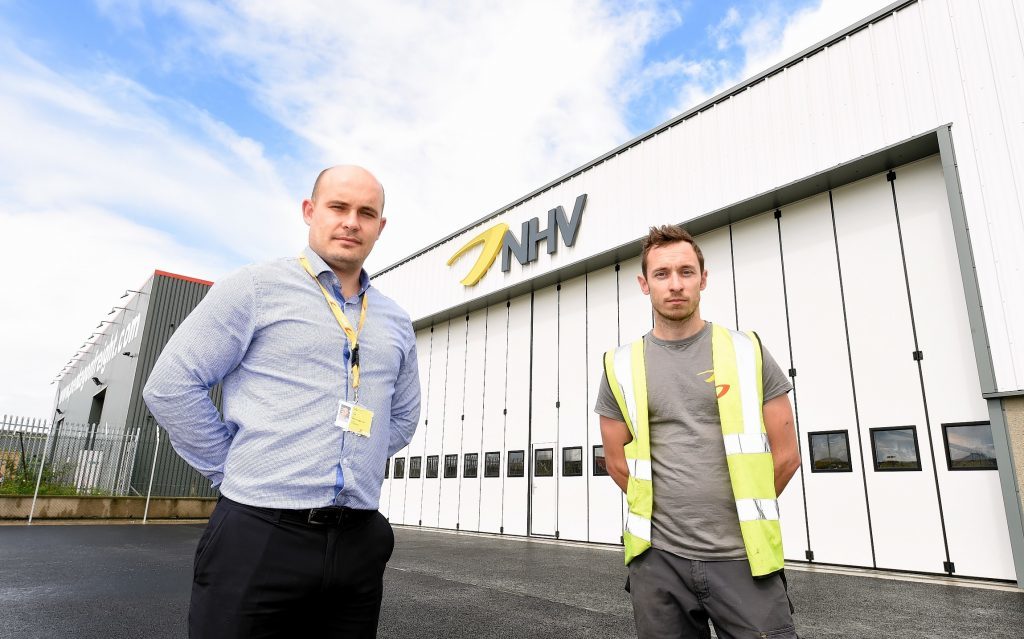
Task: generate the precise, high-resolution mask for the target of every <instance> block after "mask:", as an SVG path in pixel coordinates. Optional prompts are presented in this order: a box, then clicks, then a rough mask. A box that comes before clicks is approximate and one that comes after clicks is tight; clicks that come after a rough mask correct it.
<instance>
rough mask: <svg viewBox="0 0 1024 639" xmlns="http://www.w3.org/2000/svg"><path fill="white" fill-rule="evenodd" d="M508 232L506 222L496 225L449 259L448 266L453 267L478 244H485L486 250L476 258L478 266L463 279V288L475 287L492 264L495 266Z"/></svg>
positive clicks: (474, 266) (475, 265)
mask: <svg viewBox="0 0 1024 639" xmlns="http://www.w3.org/2000/svg"><path fill="white" fill-rule="evenodd" d="M507 231H508V224H505V223H504V222H502V223H500V224H495V225H494V226H492V227H491V228H489V229H487V230H486V231H484V232H482V233H480V235H477V236H476V237H474V238H473V239H471V240H470V241H469V242H467V243H466V245H465V246H463V247H462V248H460V249H459V250H458V251H456V252H455V255H452V256H451V257H450V258H449V259H448V266H451V265H452V264H454V263H455V261H456V260H458V259H459V258H460V257H462V255H463V253H465V252H466V251H468V250H469V249H471V248H473V247H474V246H476V245H477V244H483V245H484V248H483V250H482V251H480V257H478V258H476V264H474V265H473V268H471V269H470V270H469V274H468V275H466V277H464V278H462V285H463V286H474V285H475V284H476V283H477V282H479V281H480V279H481V278H483V276H484V275H485V274H486V273H487V270H488V269H489V268H491V264H494V260H495V258H497V257H498V253H500V252H501V243H502V240H504V239H505V233H506V232H507Z"/></svg>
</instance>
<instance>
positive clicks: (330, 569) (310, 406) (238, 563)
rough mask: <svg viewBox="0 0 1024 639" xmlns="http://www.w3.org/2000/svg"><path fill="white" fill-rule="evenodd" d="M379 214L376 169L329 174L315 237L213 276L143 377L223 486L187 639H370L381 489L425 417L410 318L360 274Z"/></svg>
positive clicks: (320, 195)
mask: <svg viewBox="0 0 1024 639" xmlns="http://www.w3.org/2000/svg"><path fill="white" fill-rule="evenodd" d="M383 211H384V189H383V187H382V186H381V185H380V183H379V182H378V181H377V179H376V178H375V177H374V176H373V175H372V174H370V173H369V172H368V171H366V170H365V169H362V168H360V167H355V166H336V167H332V168H330V169H327V170H325V171H323V172H322V173H321V174H320V175H319V176H318V177H317V180H316V183H315V184H314V186H313V193H312V195H311V196H310V198H309V199H307V200H304V201H303V203H302V216H303V219H304V220H305V222H306V224H307V225H308V226H309V246H308V247H307V248H306V249H305V250H303V251H302V254H301V255H300V256H298V257H297V258H291V259H283V260H278V261H274V262H268V263H264V264H257V265H251V266H247V267H244V268H242V269H241V270H239V271H237V272H235V273H233V274H231V275H229V276H228V277H226V278H224V279H223V280H222V281H220V282H218V283H217V284H216V285H214V286H213V288H212V289H211V290H210V292H209V294H207V296H206V298H205V299H204V300H203V301H202V303H200V304H199V306H197V307H196V308H195V310H193V311H192V313H191V314H189V316H188V318H187V319H186V320H185V321H184V322H182V324H181V326H179V327H178V329H177V330H176V331H175V333H174V335H173V336H172V337H171V340H170V341H169V342H168V343H167V346H166V348H165V349H164V351H163V352H162V353H161V355H160V358H159V360H158V361H157V363H156V366H155V367H154V369H153V372H152V374H151V375H150V378H149V381H148V383H147V384H146V388H145V391H144V397H145V399H146V403H147V404H148V405H149V408H150V410H151V411H152V413H153V415H154V416H155V417H156V420H157V422H158V423H159V424H160V425H161V426H162V427H163V428H165V429H166V430H167V433H168V435H169V437H170V440H171V443H172V445H173V446H174V449H175V450H176V451H178V454H180V455H181V456H182V458H184V459H185V461H187V462H188V463H189V464H191V465H192V466H193V467H195V468H196V469H197V470H198V471H199V472H201V473H203V474H204V475H205V476H206V477H208V478H209V479H210V480H211V481H212V483H213V484H214V485H215V486H218V487H219V488H220V491H221V498H220V500H219V501H218V503H217V507H216V508H215V509H214V512H213V514H212V516H211V517H210V522H209V524H208V526H207V528H206V531H205V533H204V534H203V536H202V538H201V539H200V540H199V546H198V548H197V550H196V558H195V573H194V580H193V585H192V601H191V606H190V609H189V634H190V636H191V637H194V638H196V637H218V638H226V637H285V636H287V637H292V636H313V637H374V636H376V631H377V621H378V617H379V614H380V603H381V596H382V593H383V574H384V567H385V565H386V563H387V561H388V559H390V557H391V552H392V550H393V548H394V534H393V532H392V530H391V526H390V524H388V522H387V520H386V519H385V518H384V517H383V515H381V514H380V512H379V511H378V510H377V508H378V500H379V498H380V487H381V483H382V481H383V477H384V469H385V464H386V461H387V459H388V458H389V457H391V455H393V454H395V453H396V452H398V450H400V449H401V448H403V447H404V446H405V445H406V444H408V443H409V440H410V439H411V438H412V436H413V433H414V432H415V430H416V424H417V421H418V420H419V410H420V387H419V377H418V369H417V364H416V342H415V336H414V334H413V329H412V323H411V322H410V320H409V316H408V315H407V314H406V313H405V312H404V311H403V310H402V309H401V308H399V307H398V305H397V304H395V303H394V302H393V301H392V300H390V299H388V298H387V297H385V296H384V295H383V294H381V293H380V292H379V291H378V290H377V289H376V288H374V287H373V286H372V285H371V284H370V278H369V276H368V275H367V274H366V271H364V270H363V262H364V260H365V259H366V257H367V255H369V253H370V251H371V250H372V249H373V246H374V243H375V242H376V241H377V238H378V237H379V236H380V233H381V231H382V230H383V229H384V225H385V223H386V220H385V218H384V216H383ZM218 383H220V384H222V385H223V415H221V414H219V413H218V412H217V409H216V407H215V406H214V405H213V402H212V401H211V400H210V396H209V391H210V388H212V387H213V386H214V385H216V384H218Z"/></svg>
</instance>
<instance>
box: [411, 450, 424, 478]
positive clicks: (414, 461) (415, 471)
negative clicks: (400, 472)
mask: <svg viewBox="0 0 1024 639" xmlns="http://www.w3.org/2000/svg"><path fill="white" fill-rule="evenodd" d="M422 464H423V458H422V457H420V456H418V455H417V456H416V457H410V458H409V479H419V478H420V466H421V465H422Z"/></svg>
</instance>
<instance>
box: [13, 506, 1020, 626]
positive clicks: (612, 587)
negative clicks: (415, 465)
mask: <svg viewBox="0 0 1024 639" xmlns="http://www.w3.org/2000/svg"><path fill="white" fill-rule="evenodd" d="M202 529H203V525H202V524H148V525H142V524H128V525H96V524H93V525H70V526H53V525H34V526H31V527H29V526H24V525H14V526H11V525H7V526H0V638H3V639H6V638H8V637H10V638H11V639H14V638H18V639H32V638H46V639H51V638H61V637H71V638H75V639H78V638H81V639H92V638H103V639H119V638H128V637H145V638H147V639H150V638H152V639H164V638H167V639H171V638H175V639H178V638H182V637H185V636H186V629H185V617H186V613H187V609H188V592H189V586H190V582H191V569H192V555H193V552H194V550H195V545H196V542H197V540H198V538H199V535H200V534H201V532H202ZM396 539H397V542H396V549H395V554H394V556H393V557H392V559H391V563H390V564H389V566H388V570H387V573H386V577H385V578H386V585H385V595H384V603H383V608H382V612H381V622H380V632H379V634H378V636H379V637H382V638H395V639H398V638H400V637H401V638H403V639H408V638H409V637H417V638H419V637H445V638H452V639H461V638H470V637H472V638H474V639H475V638H498V637H501V638H505V637H508V638H520V637H522V638H533V637H538V638H539V637H558V638H560V639H574V638H577V637H607V638H617V637H635V636H636V635H635V631H634V628H633V620H632V611H631V607H630V603H629V598H628V595H627V594H626V593H625V592H624V591H623V589H622V586H623V583H624V581H625V574H626V573H625V568H624V567H623V566H622V558H621V550H620V549H615V548H606V547H599V546H584V545H575V544H566V543H560V542H555V543H550V542H545V541H537V540H524V539H517V538H502V537H492V536H484V535H473V534H454V533H450V532H440V531H433V530H424V529H417V528H405V527H396ZM787 575H788V576H789V582H790V593H791V595H792V598H793V602H794V604H795V605H796V608H797V614H796V615H795V619H796V623H797V630H798V632H799V633H800V636H801V637H804V638H809V639H813V638H824V637H829V638H832V637H844V638H847V637H848V638H875V637H900V638H901V639H917V638H921V639H924V638H929V639H935V638H947V637H949V638H953V637H956V638H958V639H960V638H968V637H970V638H973V637H979V638H982V637H983V638H986V639H988V638H992V639H998V638H1004V637H1005V638H1009V637H1014V638H1016V637H1020V636H1021V633H1022V630H1021V629H1022V628H1024V592H1021V591H1019V590H1015V589H1010V588H1006V587H1001V586H998V585H992V586H986V585H984V584H981V585H980V586H970V587H967V586H965V585H963V584H962V583H959V585H958V584H948V583H944V582H941V581H938V580H927V579H926V580H921V579H914V578H911V579H910V580H898V579H891V578H878V577H872V576H864V575H857V574H836V573H832V572H808V571H805V570H800V569H798V567H797V568H796V569H791V570H787ZM887 577H891V575H887Z"/></svg>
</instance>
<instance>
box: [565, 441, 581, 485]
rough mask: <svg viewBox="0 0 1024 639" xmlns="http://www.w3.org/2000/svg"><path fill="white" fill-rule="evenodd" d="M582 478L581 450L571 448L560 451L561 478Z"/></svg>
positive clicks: (575, 447)
mask: <svg viewBox="0 0 1024 639" xmlns="http://www.w3.org/2000/svg"><path fill="white" fill-rule="evenodd" d="M582 476H583V448H582V447H581V446H573V447H571V448H563V449H562V477H582Z"/></svg>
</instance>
